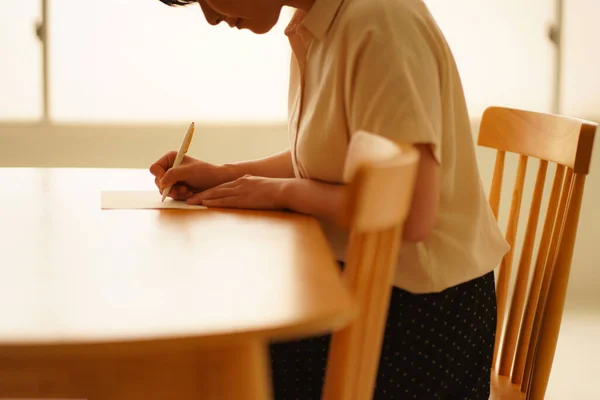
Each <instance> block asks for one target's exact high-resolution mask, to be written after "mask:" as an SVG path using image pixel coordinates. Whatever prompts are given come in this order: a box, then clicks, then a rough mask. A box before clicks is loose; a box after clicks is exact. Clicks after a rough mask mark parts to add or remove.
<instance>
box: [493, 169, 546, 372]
mask: <svg viewBox="0 0 600 400" xmlns="http://www.w3.org/2000/svg"><path fill="white" fill-rule="evenodd" d="M547 170H548V161H544V160H540V165H539V168H538V173H537V177H536V180H535V188H534V192H533V199H532V201H531V207H530V210H529V220H528V221H527V229H526V231H525V240H524V244H523V249H522V250H521V258H520V260H519V267H518V271H517V277H516V280H515V288H514V290H513V294H512V300H511V306H510V308H509V310H508V319H507V323H506V329H505V331H504V339H503V343H502V349H501V350H500V366H499V367H498V372H499V373H500V374H501V375H509V374H510V370H511V366H512V363H513V359H514V354H515V348H516V345H517V336H518V334H519V327H520V321H521V315H522V313H523V307H524V304H525V296H526V294H527V286H528V285H527V282H528V281H529V275H530V270H531V258H532V255H533V246H534V244H535V237H536V232H537V226H538V220H539V217H540V209H541V205H542V195H543V194H544V184H545V182H546V171H547Z"/></svg>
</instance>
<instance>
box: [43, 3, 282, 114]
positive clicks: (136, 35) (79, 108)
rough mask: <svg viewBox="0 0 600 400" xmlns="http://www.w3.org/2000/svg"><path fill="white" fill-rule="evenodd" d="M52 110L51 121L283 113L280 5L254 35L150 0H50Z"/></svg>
mask: <svg viewBox="0 0 600 400" xmlns="http://www.w3.org/2000/svg"><path fill="white" fill-rule="evenodd" d="M50 4H51V5H52V8H51V20H52V24H51V29H50V36H51V51H52V61H51V71H50V76H51V82H52V98H51V101H52V110H53V111H52V113H53V117H54V118H55V119H56V120H60V121H103V122H106V121H109V122H112V121H119V122H122V121H139V120H143V121H174V120H190V119H194V120H202V121H230V122H237V121H241V122H252V121H261V122H264V121H283V120H285V118H286V112H287V88H288V73H289V63H290V50H289V43H288V41H287V37H286V36H285V35H284V34H283V29H284V28H285V25H286V23H287V20H288V18H289V17H288V15H287V14H289V13H286V15H284V16H282V18H281V20H280V22H279V24H278V25H277V27H276V28H275V29H274V30H273V31H271V32H269V33H268V34H266V35H263V36H256V35H254V34H252V33H251V32H248V31H242V32H239V31H237V30H236V29H231V28H229V26H227V25H226V24H225V23H222V24H221V25H219V26H218V27H216V28H215V27H213V26H210V25H208V23H207V22H206V20H205V19H204V16H203V14H202V11H201V10H200V7H199V6H198V5H191V6H188V7H183V8H169V7H167V6H165V5H164V4H162V3H160V2H159V1H158V0H127V1H123V0H102V1H81V0H53V1H52V2H51V3H50Z"/></svg>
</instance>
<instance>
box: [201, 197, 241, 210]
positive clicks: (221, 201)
mask: <svg viewBox="0 0 600 400" xmlns="http://www.w3.org/2000/svg"><path fill="white" fill-rule="evenodd" d="M240 200H241V198H240V196H228V197H221V198H218V199H211V200H204V201H202V204H203V205H205V206H206V207H222V208H241V203H240Z"/></svg>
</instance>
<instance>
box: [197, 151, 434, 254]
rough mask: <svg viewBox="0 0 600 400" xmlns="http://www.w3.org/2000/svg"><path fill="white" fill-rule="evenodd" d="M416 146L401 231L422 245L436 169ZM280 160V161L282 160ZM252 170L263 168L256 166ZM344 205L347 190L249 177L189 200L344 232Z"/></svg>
mask: <svg viewBox="0 0 600 400" xmlns="http://www.w3.org/2000/svg"><path fill="white" fill-rule="evenodd" d="M416 147H417V149H418V150H419V152H420V153H421V159H420V161H419V168H418V172H417V179H416V182H415V188H414V194H413V201H412V206H411V210H410V212H409V215H408V218H407V220H406V223H405V226H404V240H406V241H412V242H419V241H423V240H424V239H425V238H426V237H427V236H428V235H429V233H430V232H431V230H432V229H433V226H434V224H435V221H436V218H437V212H438V203H439V192H440V183H439V165H438V163H437V161H436V159H435V158H434V156H433V153H432V152H431V148H430V146H429V145H416ZM280 157H281V159H283V158H284V156H283V155H280ZM273 159H274V160H277V158H273ZM281 159H280V160H279V161H281ZM271 163H272V165H277V162H276V161H273V160H271V161H270V162H267V163H265V164H263V165H269V164H271ZM255 165H259V167H261V168H263V166H261V165H260V163H257V164H255ZM257 170H259V168H257ZM266 172H269V171H268V170H266ZM348 201H349V190H348V186H347V185H338V184H331V183H324V182H320V181H315V180H311V179H300V178H266V177H257V176H251V175H249V174H248V175H244V176H242V177H239V178H237V179H234V180H232V181H229V182H227V183H225V184H222V185H220V186H217V187H215V188H212V189H209V190H206V191H204V192H202V193H198V194H196V195H194V196H193V197H191V198H190V199H188V203H190V204H204V205H206V206H209V207H232V208H251V209H288V210H292V211H296V212H299V213H303V214H309V215H312V216H315V217H317V218H319V219H323V220H328V221H331V222H333V223H335V224H336V225H338V226H340V227H342V228H348V222H349V221H348V215H347V213H348Z"/></svg>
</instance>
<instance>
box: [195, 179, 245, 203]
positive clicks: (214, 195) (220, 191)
mask: <svg viewBox="0 0 600 400" xmlns="http://www.w3.org/2000/svg"><path fill="white" fill-rule="evenodd" d="M238 194H239V187H237V186H233V185H228V184H224V185H221V186H217V187H215V188H212V189H208V190H206V191H204V192H200V193H196V194H195V195H193V196H192V197H190V198H189V199H188V204H194V205H198V204H204V202H206V201H208V200H214V199H220V198H224V197H231V196H237V195H238Z"/></svg>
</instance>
